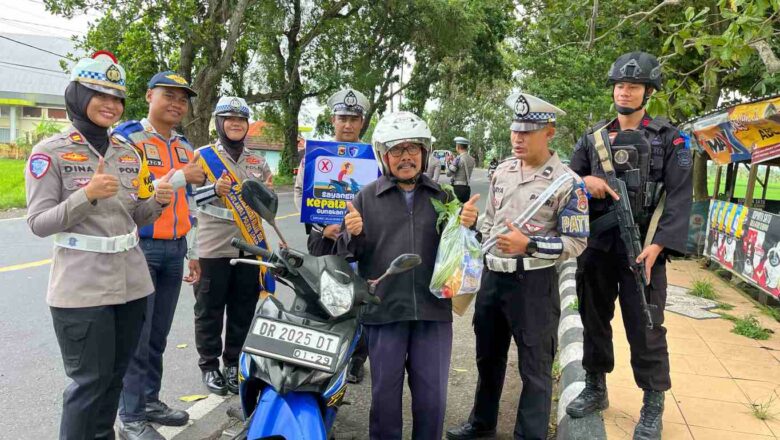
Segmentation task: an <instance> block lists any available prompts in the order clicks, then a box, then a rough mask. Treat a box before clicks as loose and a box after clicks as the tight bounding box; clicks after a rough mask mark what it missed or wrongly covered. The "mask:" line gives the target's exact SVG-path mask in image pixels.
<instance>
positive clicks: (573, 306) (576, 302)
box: [568, 298, 580, 312]
mask: <svg viewBox="0 0 780 440" xmlns="http://www.w3.org/2000/svg"><path fill="white" fill-rule="evenodd" d="M568 309H569V310H574V311H575V312H576V311H579V310H580V299H579V298H574V302H572V303H571V304H569V306H568Z"/></svg>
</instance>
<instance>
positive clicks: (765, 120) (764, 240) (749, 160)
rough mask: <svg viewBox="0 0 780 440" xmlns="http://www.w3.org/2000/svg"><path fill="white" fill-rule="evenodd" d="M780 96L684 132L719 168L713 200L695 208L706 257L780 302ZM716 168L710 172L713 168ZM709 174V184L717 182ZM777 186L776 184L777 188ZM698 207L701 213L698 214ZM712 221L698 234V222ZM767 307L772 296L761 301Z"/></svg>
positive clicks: (715, 115) (708, 118)
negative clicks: (779, 175) (700, 218)
mask: <svg viewBox="0 0 780 440" xmlns="http://www.w3.org/2000/svg"><path fill="white" fill-rule="evenodd" d="M778 107H780V96H770V97H763V98H760V99H757V100H754V101H751V102H748V103H744V104H737V105H732V106H728V107H723V108H719V109H716V110H714V111H713V112H710V113H708V114H706V115H704V116H701V117H699V118H696V119H694V120H692V121H689V122H688V123H686V124H685V125H684V126H683V130H684V131H686V132H687V133H688V134H689V135H690V136H691V141H692V143H693V144H694V145H695V146H696V147H697V148H700V149H701V150H703V151H705V152H706V153H707V154H708V155H709V158H710V159H711V160H712V162H713V163H714V168H715V170H714V185H712V186H711V187H710V188H711V193H712V196H711V198H710V200H709V201H708V202H703V205H699V206H694V213H693V216H692V234H699V235H700V236H703V238H704V240H703V241H704V248H703V252H704V255H705V256H707V257H708V258H710V259H711V261H714V262H716V263H718V264H719V265H720V266H722V267H723V268H725V269H728V270H729V271H730V272H732V273H733V274H735V275H737V276H739V277H740V278H742V279H743V280H745V281H746V282H747V283H749V284H751V285H753V286H755V287H757V288H758V289H759V290H760V291H762V292H764V293H766V294H768V296H771V297H774V298H776V299H777V298H778V297H780V215H778V214H779V213H780V185H779V184H778V183H776V182H777V180H778V174H779V170H778V168H777V166H778V165H780V115H778V112H777V108H778ZM708 168H710V167H708ZM711 177H713V176H711V175H710V173H708V182H709V181H711ZM773 181H774V182H775V183H773ZM697 208H698V211H699V212H697ZM705 209H706V222H704V223H703V224H701V225H699V226H700V228H699V229H698V230H696V225H695V224H694V223H697V222H700V220H698V221H697V220H696V218H697V216H698V217H703V210H705ZM759 299H760V300H761V301H762V302H765V301H766V297H763V296H762V298H759Z"/></svg>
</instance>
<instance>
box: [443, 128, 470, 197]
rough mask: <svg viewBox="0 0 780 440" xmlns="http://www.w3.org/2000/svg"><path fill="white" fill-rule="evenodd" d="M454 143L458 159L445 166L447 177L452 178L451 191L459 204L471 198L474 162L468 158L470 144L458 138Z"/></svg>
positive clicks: (466, 140) (464, 139) (462, 138)
mask: <svg viewBox="0 0 780 440" xmlns="http://www.w3.org/2000/svg"><path fill="white" fill-rule="evenodd" d="M453 141H454V142H455V150H456V151H457V152H458V157H456V158H455V159H454V160H452V161H451V162H450V163H449V164H447V176H448V177H450V178H452V189H453V190H454V191H455V196H456V197H457V198H458V200H460V202H461V203H466V201H467V200H468V199H469V198H470V197H471V187H470V186H469V183H470V182H471V173H473V172H474V166H476V162H475V161H474V158H473V157H471V156H469V145H471V142H470V141H469V140H468V139H466V138H464V137H462V136H458V137H456V138H455V139H453Z"/></svg>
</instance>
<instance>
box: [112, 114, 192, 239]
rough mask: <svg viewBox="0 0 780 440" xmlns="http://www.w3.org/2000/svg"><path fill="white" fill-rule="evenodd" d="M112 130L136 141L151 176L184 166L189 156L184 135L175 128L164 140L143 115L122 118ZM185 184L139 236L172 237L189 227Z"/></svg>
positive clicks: (159, 176) (156, 176)
mask: <svg viewBox="0 0 780 440" xmlns="http://www.w3.org/2000/svg"><path fill="white" fill-rule="evenodd" d="M115 132H118V133H120V134H122V135H123V136H124V137H125V138H127V139H129V140H130V141H131V142H132V143H133V144H134V145H135V147H136V148H137V149H138V150H139V152H140V153H141V154H142V155H143V157H144V159H145V160H146V164H147V166H148V168H149V171H150V172H151V174H152V176H153V177H154V179H160V178H162V177H163V176H165V175H166V174H168V171H170V170H171V168H173V169H177V170H178V169H180V168H183V167H184V166H185V165H187V164H188V163H189V162H190V161H191V160H192V156H193V148H192V146H191V145H190V144H189V142H188V141H187V139H186V138H185V137H184V136H182V135H180V134H178V133H176V132H174V133H173V135H172V136H171V139H170V140H168V141H166V140H164V139H163V137H162V136H160V135H159V134H157V132H156V131H155V130H154V127H152V126H151V124H150V123H149V122H148V121H147V120H146V119H144V120H142V121H141V122H137V121H128V122H125V123H124V124H122V125H120V126H119V127H117V128H116V129H115ZM188 187H189V185H187V186H185V187H184V188H179V189H178V190H176V192H175V193H174V195H173V200H171V203H170V205H168V206H167V207H165V209H164V210H163V212H162V215H161V216H160V218H159V219H157V221H155V222H154V224H151V225H146V226H143V227H141V228H139V229H138V235H139V236H140V237H141V238H155V239H160V240H173V239H177V238H181V237H184V236H185V235H186V234H187V232H188V231H189V230H190V229H191V228H192V218H191V217H190V209H189V203H188V201H187V188H188Z"/></svg>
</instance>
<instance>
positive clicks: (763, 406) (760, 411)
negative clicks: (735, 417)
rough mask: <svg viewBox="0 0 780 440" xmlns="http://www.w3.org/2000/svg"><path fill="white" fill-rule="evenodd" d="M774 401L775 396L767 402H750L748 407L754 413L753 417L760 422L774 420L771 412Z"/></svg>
mask: <svg viewBox="0 0 780 440" xmlns="http://www.w3.org/2000/svg"><path fill="white" fill-rule="evenodd" d="M774 401H775V396H774V394H773V395H772V396H770V397H769V399H768V400H767V401H766V402H757V401H756V402H754V401H750V404H749V406H748V407H749V408H750V412H751V413H753V417H755V418H757V419H758V420H768V419H772V418H774V413H773V412H771V409H772V404H773V403H774Z"/></svg>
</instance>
